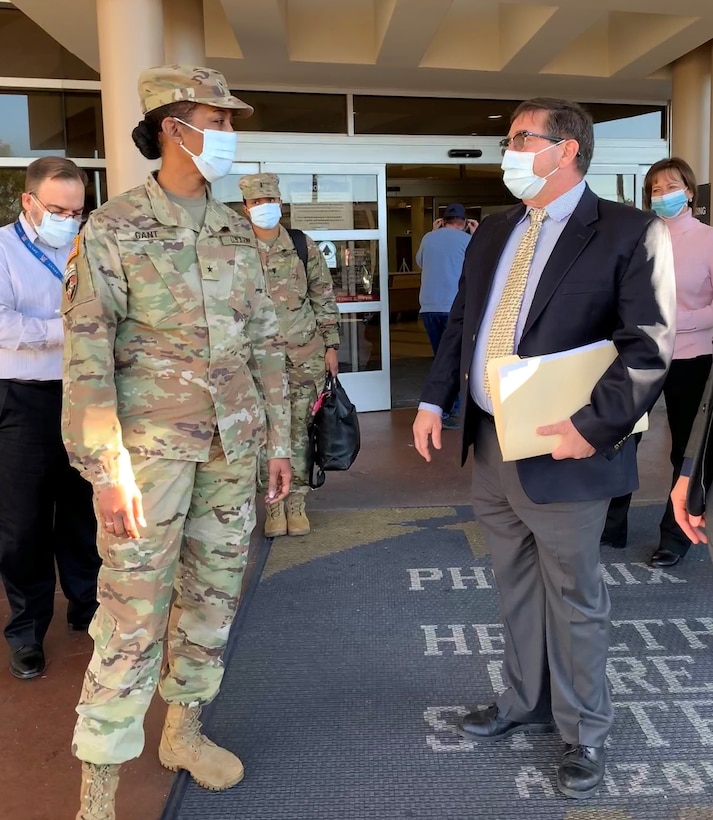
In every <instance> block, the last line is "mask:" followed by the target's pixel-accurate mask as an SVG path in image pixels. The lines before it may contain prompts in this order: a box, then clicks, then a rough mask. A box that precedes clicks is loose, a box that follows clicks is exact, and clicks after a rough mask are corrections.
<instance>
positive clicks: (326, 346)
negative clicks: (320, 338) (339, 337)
mask: <svg viewBox="0 0 713 820" xmlns="http://www.w3.org/2000/svg"><path fill="white" fill-rule="evenodd" d="M325 350H339V345H325Z"/></svg>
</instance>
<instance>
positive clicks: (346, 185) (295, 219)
mask: <svg viewBox="0 0 713 820" xmlns="http://www.w3.org/2000/svg"><path fill="white" fill-rule="evenodd" d="M280 192H281V193H282V203H283V206H282V213H283V224H285V225H287V226H288V227H290V228H300V229H301V230H303V231H309V230H313V231H325V230H343V231H351V230H375V229H377V228H378V227H379V224H378V221H379V217H378V208H377V177H376V175H374V174H280Z"/></svg>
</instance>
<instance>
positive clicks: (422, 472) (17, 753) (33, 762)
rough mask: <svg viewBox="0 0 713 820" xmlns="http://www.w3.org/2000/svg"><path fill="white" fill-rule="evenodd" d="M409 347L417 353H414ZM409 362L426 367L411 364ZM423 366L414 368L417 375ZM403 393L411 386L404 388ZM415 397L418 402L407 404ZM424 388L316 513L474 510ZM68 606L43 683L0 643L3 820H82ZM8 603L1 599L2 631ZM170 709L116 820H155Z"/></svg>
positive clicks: (85, 651) (646, 477) (334, 481)
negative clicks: (416, 442)
mask: <svg viewBox="0 0 713 820" xmlns="http://www.w3.org/2000/svg"><path fill="white" fill-rule="evenodd" d="M416 331H417V329H415V328H414V327H413V326H411V327H405V328H404V329H403V331H400V330H397V331H396V334H397V335H398V334H401V335H400V338H397V339H396V340H395V341H396V342H397V344H395V345H394V347H395V349H396V350H400V351H401V352H410V353H413V349H415V350H417V351H418V350H420V351H421V352H423V339H420V340H419V339H418V338H417V336H418V334H417V332H416ZM409 346H411V347H412V348H413V349H411V350H409ZM403 358H413V359H423V360H424V361H425V363H426V369H427V365H428V358H429V357H428V356H426V357H424V356H422V355H415V356H414V355H412V356H404V357H403ZM418 364H419V363H417V366H418ZM404 384H405V385H406V382H404ZM409 390H410V391H411V393H412V394H414V397H415V398H414V397H411V398H409V395H408V392H407V391H409ZM419 390H420V383H412V384H409V385H406V386H405V387H404V390H403V391H402V392H401V395H403V399H402V400H403V402H404V403H405V404H408V405H410V406H409V407H407V408H404V409H396V410H393V411H391V412H380V413H368V414H362V416H361V417H360V422H361V432H362V451H361V453H360V455H359V458H358V460H357V461H356V463H355V464H354V466H353V467H352V469H351V470H349V471H348V472H346V473H330V474H328V476H327V481H326V484H325V486H324V487H323V488H322V489H320V490H319V491H317V492H315V493H313V494H312V496H311V497H310V504H311V505H312V507H313V508H314V509H321V510H340V509H370V508H384V507H401V506H403V507H421V506H437V505H450V504H468V503H469V474H468V470H467V468H466V469H462V470H461V469H460V468H459V467H458V451H459V439H460V436H459V433H458V432H453V431H446V432H444V443H443V451H442V452H441V453H438V454H436V457H435V458H434V460H433V461H432V463H430V464H426V463H424V462H423V461H422V460H421V458H420V457H419V456H418V454H417V453H416V452H415V450H414V448H413V444H412V441H411V432H410V427H411V423H412V420H413V415H414V411H413V409H412V406H413V404H414V403H415V400H417V398H418V391H419ZM639 464H640V475H641V489H640V490H639V492H638V493H637V494H636V496H635V501H634V503H652V502H662V501H663V499H664V498H665V497H666V494H667V492H668V482H669V465H668V440H667V432H666V422H665V414H664V411H663V406H662V405H661V404H659V405H657V407H656V408H655V410H654V412H653V414H652V417H651V429H650V431H649V432H648V433H647V434H646V435H645V436H644V439H643V441H642V444H641V446H640V449H639ZM64 610H65V602H64V599H63V597H62V596H61V594H60V595H58V596H57V599H56V616H55V620H54V623H53V625H52V628H51V630H50V633H49V636H48V639H47V642H46V645H45V649H46V655H47V660H48V665H47V670H46V672H45V674H44V675H43V676H42V677H41V678H39V679H35V680H32V681H18V680H15V679H14V678H12V677H11V676H10V673H9V672H8V671H7V665H8V659H9V652H8V649H7V646H6V644H5V642H4V641H3V640H1V639H0V716H2V720H0V749H1V750H2V766H0V820H72V818H74V816H75V813H76V806H77V796H78V789H79V779H80V773H79V772H80V767H79V764H78V762H77V761H76V760H75V759H74V758H73V757H72V756H71V753H70V742H71V734H72V727H73V724H74V718H75V714H74V707H75V704H76V702H77V699H78V696H79V691H80V686H81V681H82V676H83V673H84V670H85V668H86V665H87V662H88V659H89V655H90V651H91V640H90V639H89V637H88V636H87V635H76V634H73V633H69V632H68V631H67V630H66V627H65V624H64V622H65V617H64V615H65V612H64ZM6 615H7V602H6V600H5V599H4V596H3V594H2V593H1V592H0V624H1V623H3V622H4V619H5V617H6ZM163 715H164V707H163V705H162V704H161V703H160V702H159V701H158V700H155V701H154V703H153V705H152V707H151V709H150V711H149V716H148V719H147V722H146V749H145V751H144V754H143V755H142V757H141V758H140V759H138V760H136V761H132V762H131V763H129V764H127V765H126V766H125V767H124V769H123V772H122V785H121V788H120V791H119V800H118V814H117V817H118V820H156V818H158V817H159V816H160V813H161V809H162V806H163V803H164V800H165V798H166V795H167V794H168V791H169V789H170V787H171V783H172V779H173V775H172V774H171V773H170V772H167V771H165V770H163V769H162V768H161V766H160V765H159V762H158V759H157V756H156V749H157V746H158V740H159V734H160V728H161V724H162V721H163Z"/></svg>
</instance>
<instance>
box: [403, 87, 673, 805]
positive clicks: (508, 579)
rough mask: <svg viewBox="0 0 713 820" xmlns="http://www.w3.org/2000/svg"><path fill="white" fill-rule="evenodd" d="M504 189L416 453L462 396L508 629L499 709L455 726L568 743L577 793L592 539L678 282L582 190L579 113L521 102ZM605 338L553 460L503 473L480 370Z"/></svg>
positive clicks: (598, 666) (591, 776) (661, 250)
mask: <svg viewBox="0 0 713 820" xmlns="http://www.w3.org/2000/svg"><path fill="white" fill-rule="evenodd" d="M502 145H503V148H504V149H505V150H504V157H503V171H504V181H505V184H506V185H507V186H508V188H509V189H510V190H511V192H512V193H513V194H514V195H515V196H517V197H518V198H519V199H521V200H522V202H523V204H522V205H520V206H517V207H515V208H512V209H510V210H508V211H505V212H502V213H498V214H495V215H492V216H490V217H488V218H487V219H486V220H484V221H483V222H482V224H481V226H480V228H479V229H478V231H477V232H476V234H475V236H474V237H473V239H472V240H471V242H470V245H469V246H468V250H467V252H466V257H465V263H464V266H463V276H462V277H461V282H460V287H459V292H458V296H457V297H456V300H455V303H454V305H453V309H452V310H451V314H450V318H449V324H448V328H447V330H446V333H445V335H444V337H443V339H442V341H441V346H440V348H439V351H438V355H437V357H436V359H435V361H434V364H433V367H432V369H431V373H430V376H429V379H428V382H427V384H426V386H425V388H424V390H423V394H422V402H421V405H420V406H419V412H418V415H417V416H416V420H415V422H414V425H413V429H414V440H415V444H416V448H417V450H418V452H419V453H420V454H421V455H422V456H423V457H424V458H425V459H426V461H430V458H431V456H430V450H429V440H430V441H431V442H432V443H433V446H434V447H435V448H436V449H440V447H441V421H440V419H441V417H440V408H442V407H449V406H450V402H452V400H453V398H454V396H455V395H456V393H457V392H458V390H459V389H460V392H461V395H462V396H463V397H467V402H466V408H465V415H464V419H463V448H462V463H464V462H465V459H466V456H467V452H468V449H469V448H470V447H471V445H473V507H474V510H475V514H476V517H477V519H478V522H479V524H480V527H481V530H482V532H483V534H484V537H485V541H486V544H487V545H488V548H489V551H490V553H491V555H492V561H493V568H494V571H495V575H496V578H497V582H498V588H499V591H500V604H501V611H502V618H503V622H504V625H505V635H506V642H505V657H504V676H505V681H506V684H507V688H506V689H505V691H504V692H503V693H502V694H501V695H500V696H499V698H498V701H497V703H496V704H495V705H493V706H491V707H489V708H488V709H485V710H480V711H476V712H472V713H470V714H468V715H466V717H465V718H464V719H463V722H462V731H463V733H464V734H465V735H466V736H467V737H469V738H471V739H475V740H477V741H479V742H482V741H494V740H499V739H501V738H504V737H507V736H509V735H511V734H513V733H514V732H526V733H545V732H551V731H554V728H555V725H556V726H557V728H558V729H559V731H560V734H561V735H562V739H563V740H564V741H565V744H566V747H565V754H564V757H563V759H562V762H561V764H560V767H559V771H558V786H559V789H560V791H561V792H562V793H563V794H565V795H567V796H569V797H575V798H578V797H589V796H590V795H592V794H594V792H595V791H596V790H597V789H598V787H599V785H600V783H601V781H602V778H603V776H604V741H605V739H606V737H607V734H608V732H609V729H610V726H611V723H612V705H611V699H610V696H609V690H608V687H607V681H606V659H607V651H608V647H609V628H610V627H609V596H608V593H607V589H606V587H605V585H604V582H603V579H602V574H601V568H600V564H599V540H600V537H601V535H602V529H603V527H604V521H605V518H606V513H607V507H608V504H609V500H610V499H611V498H612V496H618V495H624V494H625V493H628V492H630V491H632V490H634V489H636V487H637V484H638V478H637V472H636V453H635V447H634V441H633V439H632V438H630V437H629V433H630V432H631V430H632V428H633V427H634V424H635V423H636V421H637V420H638V419H639V417H640V416H641V415H642V414H643V413H644V412H645V411H646V410H647V408H648V407H650V406H651V405H652V404H653V402H654V400H655V398H656V396H657V395H658V394H659V392H660V390H661V385H662V383H663V380H664V377H665V375H666V371H667V368H668V365H669V362H670V359H671V355H672V350H673V336H674V328H673V326H672V322H673V317H674V307H675V304H674V303H675V285H674V277H673V256H672V252H671V243H670V239H669V236H668V231H667V230H666V228H665V226H664V224H663V222H662V221H660V220H659V219H658V218H656V217H655V216H654V215H652V214H650V213H643V212H641V211H638V210H636V209H634V208H630V207H627V206H624V205H620V204H618V203H613V202H608V201H606V200H602V199H599V197H597V196H596V195H595V194H594V193H592V191H591V190H590V189H589V188H588V187H587V185H586V184H585V182H584V179H583V178H584V175H585V174H586V172H587V169H588V167H589V163H590V161H591V158H592V153H593V148H594V138H593V128H592V121H591V118H590V117H589V115H588V114H587V113H586V112H585V111H584V110H583V109H582V108H581V107H580V106H578V105H577V104H575V103H570V102H567V101H564V100H552V99H535V100H530V101H527V102H524V103H522V104H521V105H520V106H519V107H518V109H517V110H516V111H515V113H514V115H513V119H512V122H511V126H510V130H509V135H508V138H507V139H505V140H503V143H502ZM602 339H611V340H613V341H614V344H615V345H616V347H617V350H618V353H619V356H618V358H617V359H616V361H615V362H614V363H613V364H612V365H611V367H610V368H609V369H608V370H607V372H606V373H605V374H604V376H603V377H602V378H601V379H600V380H599V382H598V383H597V385H596V387H595V388H594V391H593V393H592V398H591V403H590V404H588V405H587V406H586V407H583V408H582V409H581V410H579V411H578V412H576V413H575V414H574V415H573V416H572V417H571V418H569V419H563V420H562V421H561V422H559V423H557V424H553V425H550V426H548V427H543V428H540V429H538V433H539V434H541V435H556V436H558V437H559V438H558V443H557V445H556V447H555V449H554V452H553V453H552V455H551V456H550V455H547V456H539V457H537V458H529V459H524V460H521V461H515V462H507V463H504V462H503V459H502V455H501V452H500V447H499V444H498V440H497V436H496V432H495V427H494V424H493V418H492V416H491V413H492V401H491V397H490V389H489V385H488V383H487V378H486V376H485V367H486V362H487V361H489V360H490V359H491V358H496V357H497V356H500V355H506V354H508V353H513V352H516V353H518V354H519V355H520V356H535V355H539V354H545V353H554V352H556V351H561V350H567V349H571V348H574V347H578V346H580V345H585V344H588V343H591V342H596V341H599V340H602Z"/></svg>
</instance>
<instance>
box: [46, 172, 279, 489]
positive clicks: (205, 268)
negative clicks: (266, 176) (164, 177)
mask: <svg viewBox="0 0 713 820" xmlns="http://www.w3.org/2000/svg"><path fill="white" fill-rule="evenodd" d="M75 253H76V255H74V256H73V257H70V261H69V263H68V267H67V271H66V273H65V277H64V297H63V304H62V313H63V315H64V320H65V350H64V402H63V418H62V426H63V434H64V440H65V444H66V446H67V450H68V452H69V455H70V458H71V460H72V462H73V463H74V464H75V465H76V466H77V467H78V468H79V469H80V470H81V471H82V473H83V474H84V476H85V477H86V478H87V479H88V480H89V481H91V482H92V483H93V484H94V486H95V488H101V487H105V486H109V485H111V484H114V483H116V482H117V481H118V480H119V476H120V475H121V471H122V469H123V468H124V466H125V465H126V464H127V463H128V461H129V460H128V458H127V455H128V453H131V454H134V455H142V456H159V457H162V458H167V459H181V460H188V461H206V460H207V459H208V451H209V448H210V444H211V440H212V439H213V436H214V434H215V432H216V430H217V431H218V432H219V434H220V439H221V443H222V445H223V450H224V452H225V455H226V457H227V459H228V461H233V460H235V459H236V457H238V456H239V454H240V451H241V442H245V441H253V442H257V443H258V444H260V443H263V442H264V441H265V439H266V438H267V457H268V458H288V457H289V454H290V426H289V425H290V423H289V400H288V398H287V389H286V377H285V355H284V341H283V340H282V338H281V336H280V334H279V325H278V322H277V318H276V315H275V310H274V306H273V304H272V301H271V299H270V298H269V296H268V294H267V293H266V290H265V285H264V275H263V271H262V266H261V264H260V258H259V255H258V252H257V245H256V240H255V236H254V234H253V232H252V228H251V227H250V224H249V223H248V222H247V221H246V220H245V219H244V218H243V217H241V216H239V215H238V214H237V213H235V212H234V211H232V210H231V209H230V208H228V207H227V206H225V205H223V204H222V203H220V202H217V201H216V200H215V199H213V198H212V197H211V196H210V193H209V194H208V203H207V209H206V215H205V222H204V225H203V227H202V229H201V230H200V232H198V231H197V226H195V225H194V224H193V221H192V219H191V218H190V216H189V215H188V213H187V212H186V211H185V210H184V209H183V208H180V207H178V206H177V205H175V204H174V203H172V202H171V201H170V200H169V199H168V198H167V197H166V195H165V194H164V192H163V190H162V189H161V187H160V186H159V184H158V182H157V181H156V179H155V178H154V177H153V176H150V177H149V179H148V181H147V182H146V184H145V185H142V186H140V187H138V188H134V189H133V190H130V191H127V192H126V193H124V194H121V195H120V196H118V197H115V198H114V199H112V200H111V201H109V202H107V203H106V204H105V205H103V206H102V207H101V208H99V209H98V210H96V211H95V212H94V213H93V214H92V215H91V216H90V218H89V220H88V222H87V224H86V226H85V228H84V230H83V232H82V234H81V236H80V237H79V240H78V245H77V248H76V252H75ZM263 397H264V398H263ZM266 416H267V419H266ZM266 420H267V425H266ZM266 426H267V436H266V432H265V428H266Z"/></svg>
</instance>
